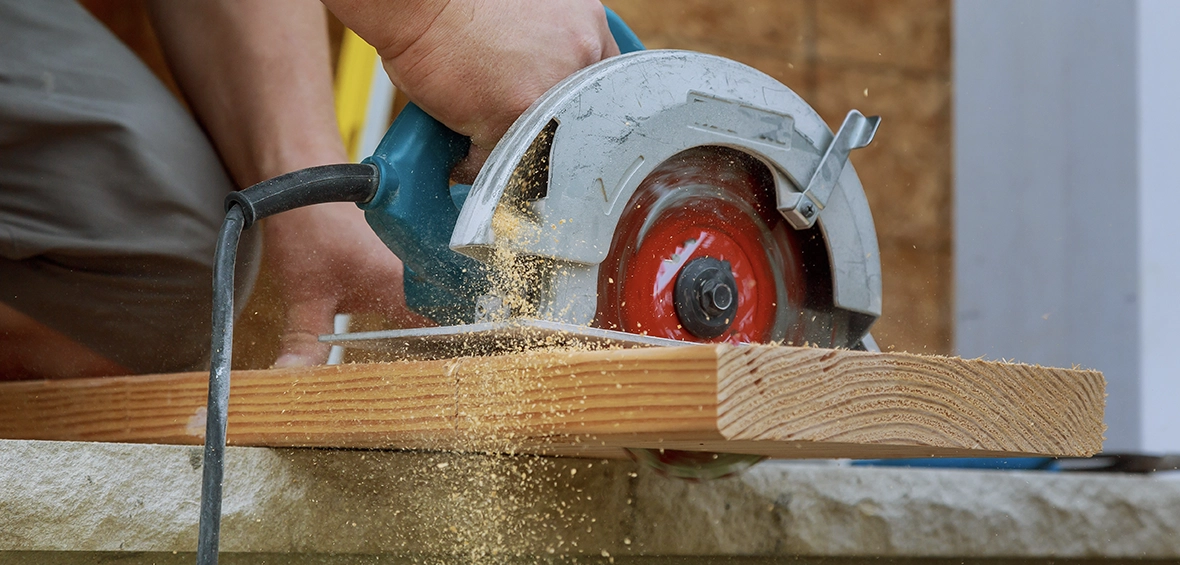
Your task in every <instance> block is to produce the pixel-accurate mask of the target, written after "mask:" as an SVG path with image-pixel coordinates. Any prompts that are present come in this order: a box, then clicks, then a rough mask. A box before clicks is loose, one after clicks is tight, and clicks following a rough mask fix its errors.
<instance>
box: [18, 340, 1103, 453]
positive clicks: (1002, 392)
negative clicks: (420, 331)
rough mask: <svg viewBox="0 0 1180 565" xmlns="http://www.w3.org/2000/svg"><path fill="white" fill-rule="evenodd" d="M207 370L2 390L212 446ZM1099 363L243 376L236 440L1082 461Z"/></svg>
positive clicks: (679, 351)
mask: <svg viewBox="0 0 1180 565" xmlns="http://www.w3.org/2000/svg"><path fill="white" fill-rule="evenodd" d="M206 380H207V376H206V375H205V374H203V373H184V374H174V375H155V376H143V377H118V378H105V379H84V380H67V381H38V382H14V383H6V384H2V385H0V438H3V439H45V440H83V441H120V442H149V443H181V444H195V443H200V442H201V439H202V435H203V432H204V413H205V412H204V411H205V398H206ZM1104 387H1105V381H1104V380H1103V377H1102V375H1101V374H1100V373H1098V372H1095V371H1083V370H1070V369H1053V368H1044V367H1032V366H1027V365H1019V364H1010V363H997V362H989V361H982V360H965V359H957V358H952V357H933V356H919V355H910V354H897V353H866V352H853V351H837V350H826V349H814V348H793V347H783V346H743V347H734V346H729V345H697V346H687V347H673V348H652V349H632V350H608V351H593V352H591V351H548V352H531V353H523V354H512V355H503V356H496V357H468V358H458V359H447V360H439V361H419V362H399V363H384V364H356V365H343V366H332V367H317V368H307V369H283V370H263V371H245V372H235V373H234V375H233V381H232V393H231V401H230V415H229V432H228V434H229V442H230V443H231V444H236V445H255V446H312V447H339V448H407V449H433V450H447V451H452V450H454V451H502V452H534V453H549V454H562V455H594V456H609V455H617V454H618V453H619V450H620V448H623V447H648V448H676V449H690V450H705V451H716V452H732V453H755V454H761V455H768V456H773V457H790V458H801V457H823V458H831V457H841V458H843V457H848V458H873V457H924V456H998V455H1034V454H1037V455H1060V456H1085V455H1091V454H1094V453H1096V452H1098V451H1099V450H1100V449H1101V447H1102V433H1103V430H1104V426H1103V424H1102V415H1103V403H1104Z"/></svg>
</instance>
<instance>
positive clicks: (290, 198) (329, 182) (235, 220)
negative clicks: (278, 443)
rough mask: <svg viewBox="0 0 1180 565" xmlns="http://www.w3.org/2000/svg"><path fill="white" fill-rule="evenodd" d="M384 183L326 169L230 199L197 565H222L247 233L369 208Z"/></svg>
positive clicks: (216, 266)
mask: <svg viewBox="0 0 1180 565" xmlns="http://www.w3.org/2000/svg"><path fill="white" fill-rule="evenodd" d="M379 183H380V176H379V173H378V172H377V167H375V166H373V165H367V164H361V165H356V164H343V165H325V166H322V167H312V168H309V169H303V170H300V171H295V172H293V173H288V174H285V175H282V176H279V177H275V178H273V179H270V180H266V181H263V182H260V183H258V184H256V185H254V186H251V187H250V188H247V189H245V190H242V191H239V192H234V193H231V194H230V195H229V196H227V197H226V199H225V205H226V213H225V221H224V222H223V223H222V224H221V233H220V234H219V235H218V236H217V251H216V255H215V256H214V262H213V335H212V351H211V355H210V361H209V365H210V367H209V400H208V402H207V404H206V406H205V455H204V459H203V460H202V465H201V467H202V477H201V514H200V516H201V517H200V527H199V531H198V536H197V564H198V565H217V555H218V549H219V541H220V536H221V486H222V478H223V476H224V472H225V428H226V415H227V413H228V408H229V371H230V365H231V361H232V359H233V340H234V264H235V262H236V261H237V255H238V241H239V240H240V239H241V237H242V230H244V229H248V228H249V227H250V226H252V225H253V224H254V222H256V221H258V220H260V219H262V218H265V217H267V216H271V215H274V214H278V213H279V212H285V211H287V210H293V209H295V208H300V207H303V206H310V205H312V204H322V203H326V202H368V201H369V200H371V199H372V198H373V195H374V194H376V192H377V186H378V184H379Z"/></svg>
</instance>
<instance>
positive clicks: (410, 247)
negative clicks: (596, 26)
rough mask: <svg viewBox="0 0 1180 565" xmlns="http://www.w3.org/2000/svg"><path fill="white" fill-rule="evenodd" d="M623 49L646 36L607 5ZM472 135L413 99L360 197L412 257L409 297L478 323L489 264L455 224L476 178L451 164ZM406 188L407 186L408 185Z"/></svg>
mask: <svg viewBox="0 0 1180 565" xmlns="http://www.w3.org/2000/svg"><path fill="white" fill-rule="evenodd" d="M605 10H606V20H607V25H608V26H609V27H610V31H611V35H612V36H614V39H615V42H616V43H618V45H619V50H620V51H621V52H623V53H630V52H632V51H640V50H642V49H643V43H641V42H640V41H639V38H638V37H636V35H635V33H634V32H632V31H631V30H630V28H628V27H627V25H626V24H625V23H623V20H622V19H621V18H619V16H618V15H617V14H615V13H614V12H613V11H611V10H610V8H605ZM470 147H471V140H470V139H468V138H466V137H464V136H462V135H460V134H458V133H455V132H454V131H451V130H450V129H449V128H447V127H446V126H444V125H443V124H442V123H441V122H439V121H438V120H435V119H434V118H432V117H430V115H429V114H427V113H426V112H424V111H422V109H421V108H419V107H418V106H417V105H415V104H413V103H410V104H407V105H406V107H405V108H404V109H403V110H402V111H401V112H400V113H399V114H398V116H397V119H396V120H394V122H393V125H391V126H390V127H389V130H388V131H387V132H385V136H384V137H383V138H381V143H379V144H378V145H377V149H376V151H374V152H373V155H372V156H371V157H368V158H367V159H365V160H364V161H362V163H365V164H371V165H373V166H375V167H377V170H378V172H379V179H380V180H379V182H378V186H377V190H376V194H375V195H374V196H373V198H372V199H370V200H369V201H367V202H364V203H361V204H358V206H360V207H361V209H363V210H364V211H365V219H366V220H367V221H368V222H369V226H370V227H372V228H373V231H374V232H376V233H377V236H378V237H380V238H381V241H383V242H384V243H385V245H386V246H388V247H389V249H390V250H392V251H393V252H394V254H395V255H397V256H398V257H399V258H400V259H401V260H402V263H403V264H404V265H405V277H404V281H405V293H406V305H407V306H409V307H410V308H411V309H412V310H414V311H415V312H418V313H419V314H423V315H425V316H427V317H429V318H431V319H433V320H434V321H436V322H438V323H440V324H460V323H471V322H472V321H474V316H475V307H474V305H475V302H476V299H477V298H478V297H479V296H481V295H483V294H485V293H486V292H487V289H488V286H489V285H488V282H487V274H486V272H485V268H484V267H483V265H482V264H481V263H479V262H477V261H475V260H474V259H471V258H470V257H467V256H465V255H461V254H459V253H456V252H454V251H452V250H451V248H450V241H451V232H452V231H454V228H455V223H456V222H457V221H458V220H459V210H460V209H461V208H462V207H463V203H464V202H465V201H466V200H467V194H468V192H469V191H470V190H471V185H460V184H457V185H454V186H451V184H450V174H451V169H453V168H455V165H456V164H458V162H459V161H460V160H461V159H463V157H465V156H466V155H467V151H468V149H469V148H470ZM403 188H404V189H405V190H402V189H403Z"/></svg>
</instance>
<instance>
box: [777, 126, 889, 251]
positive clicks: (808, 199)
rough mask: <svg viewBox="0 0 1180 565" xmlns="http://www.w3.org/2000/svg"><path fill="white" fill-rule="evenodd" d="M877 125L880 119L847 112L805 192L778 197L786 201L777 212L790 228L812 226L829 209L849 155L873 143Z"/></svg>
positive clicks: (800, 228) (798, 228)
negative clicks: (854, 150) (829, 202)
mask: <svg viewBox="0 0 1180 565" xmlns="http://www.w3.org/2000/svg"><path fill="white" fill-rule="evenodd" d="M880 125H881V117H880V116H870V117H865V115H864V114H862V113H860V111H859V110H851V111H849V112H848V115H847V116H845V117H844V123H843V124H841V125H840V130H839V131H837V132H836V135H835V137H833V138H832V142H831V143H830V144H828V148H827V150H825V151H824V156H823V158H822V159H820V161H819V165H818V166H817V167H816V168H815V173H814V174H812V175H811V180H810V181H808V183H807V188H806V189H804V190H803V192H792V193H788V194H785V195H781V197H783V199H784V200H786V201H785V202H782V203H781V204H780V205H779V207H778V210H779V212H780V213H782V215H783V217H785V218H786V219H787V222H788V223H790V224H791V227H793V228H795V229H797V230H802V229H807V228H810V227H811V226H813V225H815V221H816V220H818V219H819V214H820V212H822V211H823V209H824V207H825V206H827V205H828V198H830V197H831V196H832V191H834V190H835V189H836V183H837V182H839V181H840V174H841V173H843V172H844V166H845V165H847V164H848V156H849V153H851V152H852V150H853V149H860V148H862V147H865V146H867V145H868V144H869V143H872V141H873V136H874V135H876V133H877V127H878V126H880Z"/></svg>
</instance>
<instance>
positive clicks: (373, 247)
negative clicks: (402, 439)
mask: <svg viewBox="0 0 1180 565" xmlns="http://www.w3.org/2000/svg"><path fill="white" fill-rule="evenodd" d="M152 13H153V20H154V23H155V25H156V26H157V30H158V32H159V36H160V40H161V43H162V44H163V46H164V51H165V54H166V55H167V56H168V60H169V63H170V65H171V67H172V69H173V73H174V75H175V76H176V79H177V82H178V83H179V84H180V87H181V89H182V90H183V91H184V93H185V96H186V98H188V100H189V103H190V105H191V106H192V108H193V110H194V112H195V113H196V115H197V117H198V119H199V120H200V121H201V122H202V123H203V124H204V126H205V128H206V129H207V130H208V132H209V135H210V137H211V138H212V140H213V143H214V145H215V146H216V147H217V149H218V152H219V153H220V154H221V157H222V160H223V161H224V162H225V164H226V167H228V168H229V171H230V174H231V175H232V176H233V178H234V180H235V181H236V182H237V183H238V185H239V186H241V187H246V186H249V185H251V184H254V183H256V182H258V181H261V180H264V179H267V178H270V177H273V176H277V175H280V174H283V173H287V172H290V171H293V170H297V169H302V168H305V167H311V166H315V165H322V164H327V163H342V162H346V161H347V160H348V159H347V155H346V153H345V151H344V144H343V142H342V141H341V139H340V134H339V131H338V129H337V125H336V116H335V111H334V106H333V98H332V81H331V66H330V63H329V59H328V58H329V50H328V37H327V23H326V20H325V13H324V7H323V6H322V5H321V4H320V3H319V2H317V1H315V0H158V1H157V2H156V3H155V4H153V6H152ZM263 230H264V236H265V240H266V245H265V248H264V249H265V253H266V255H267V261H268V263H269V264H270V265H271V266H272V267H273V268H274V269H275V272H276V274H277V277H276V278H277V280H278V281H279V285H280V286H279V290H280V292H281V294H282V296H283V301H284V303H285V305H286V313H285V321H286V327H285V329H284V332H283V336H282V349H281V351H280V354H279V358H278V360H277V361H276V365H279V366H292V365H309V364H314V363H322V362H323V361H324V360H325V359H326V358H327V350H328V347H327V346H325V345H323V344H320V343H319V342H318V340H317V338H318V336H319V335H320V334H323V333H331V330H332V318H333V316H334V315H335V314H336V313H337V312H352V313H361V312H376V313H379V314H382V315H384V316H385V317H386V318H387V319H389V320H390V322H391V323H393V324H398V325H423V324H426V323H427V320H425V319H424V318H422V317H420V316H417V315H416V314H413V313H411V312H410V311H409V310H408V309H407V308H406V305H405V296H404V295H403V293H402V264H401V261H399V260H398V258H397V257H395V256H394V255H393V253H390V252H389V250H388V249H387V248H386V247H385V245H384V244H382V243H381V240H380V239H378V238H377V236H376V235H375V234H374V233H373V231H372V230H370V229H369V226H368V224H366V223H365V220H364V215H363V213H362V212H361V210H360V209H359V208H357V207H356V206H355V205H353V204H350V203H339V204H321V205H318V206H311V207H308V208H300V209H297V210H292V211H290V212H285V213H283V214H279V215H277V216H274V217H272V218H268V219H267V220H266V221H265V222H264V223H263Z"/></svg>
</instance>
